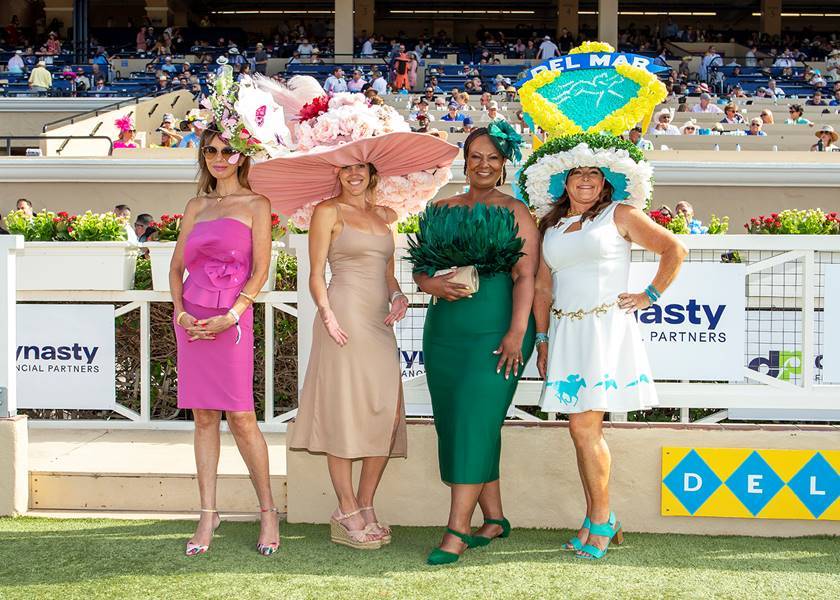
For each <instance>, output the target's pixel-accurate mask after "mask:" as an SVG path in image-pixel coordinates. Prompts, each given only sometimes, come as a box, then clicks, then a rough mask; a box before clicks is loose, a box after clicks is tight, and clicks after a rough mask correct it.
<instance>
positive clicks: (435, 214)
mask: <svg viewBox="0 0 840 600" xmlns="http://www.w3.org/2000/svg"><path fill="white" fill-rule="evenodd" d="M408 245H409V250H408V260H409V261H411V263H412V264H413V265H414V272H415V273H417V272H422V273H426V274H427V275H434V274H435V271H439V270H441V269H448V268H450V267H464V266H467V265H475V267H476V269H478V272H479V274H481V275H490V274H493V273H509V272H510V270H511V269H512V268H513V266H514V265H515V264H516V261H518V260H519V257H520V256H522V255H523V252H522V245H523V241H522V239H521V238H519V225H517V223H516V217H514V214H513V211H511V210H510V209H509V208H506V207H504V206H487V205H486V204H476V205H475V206H474V207H469V206H447V205H445V204H430V205H429V206H428V207H427V208H426V210H425V211H424V212H423V213H422V214H421V215H420V232H419V233H417V234H415V235H413V236H410V237H409V239H408Z"/></svg>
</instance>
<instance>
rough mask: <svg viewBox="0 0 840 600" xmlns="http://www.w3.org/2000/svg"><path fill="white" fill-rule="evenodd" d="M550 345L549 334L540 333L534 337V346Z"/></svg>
mask: <svg viewBox="0 0 840 600" xmlns="http://www.w3.org/2000/svg"><path fill="white" fill-rule="evenodd" d="M547 343H548V334H547V333H538V334H537V335H536V336H534V346H535V347H536V346H539V345H540V344H547Z"/></svg>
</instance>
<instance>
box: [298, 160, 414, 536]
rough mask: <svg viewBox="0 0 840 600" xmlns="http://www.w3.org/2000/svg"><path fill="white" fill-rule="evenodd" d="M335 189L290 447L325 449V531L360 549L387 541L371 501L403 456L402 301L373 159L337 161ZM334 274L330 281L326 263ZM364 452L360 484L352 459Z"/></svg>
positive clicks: (327, 210) (318, 220) (318, 214)
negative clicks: (331, 499) (328, 507)
mask: <svg viewBox="0 0 840 600" xmlns="http://www.w3.org/2000/svg"><path fill="white" fill-rule="evenodd" d="M338 178H339V181H340V184H341V192H340V194H339V195H338V196H337V197H335V198H332V199H330V200H325V201H324V202H321V203H320V204H318V205H317V206H316V207H315V212H314V214H313V216H312V221H311V225H310V229H309V257H310V264H311V271H310V275H309V289H310V291H311V293H312V298H313V299H314V301H315V304H316V306H317V307H318V316H317V317H316V318H315V323H314V325H313V337H312V352H311V354H310V357H309V366H308V368H307V370H306V379H305V380H304V384H303V392H302V393H301V397H300V404H299V408H298V414H297V419H296V421H295V425H294V428H293V430H292V433H291V440H290V442H289V447H290V448H291V449H292V450H306V451H308V452H311V453H318V454H326V455H327V467H328V468H329V471H330V479H331V480H332V484H333V488H334V489H335V495H336V497H337V498H338V508H337V509H336V511H335V512H334V513H333V515H332V516H331V518H330V526H331V539H332V541H333V542H335V543H338V544H344V545H346V546H350V547H353V548H359V549H376V548H380V547H381V546H382V545H383V544H387V543H388V542H390V540H391V532H390V529H389V528H388V526H387V525H384V524H382V523H380V522H379V521H378V520H377V518H376V513H375V511H374V509H373V499H374V494H375V493H376V488H377V486H378V485H379V481H380V479H381V478H382V473H383V472H384V470H385V467H386V465H387V464H388V459H389V458H390V457H392V456H396V457H405V456H406V433H405V412H404V407H403V396H402V380H401V373H400V365H399V358H398V353H397V342H396V338H395V337H394V331H393V329H392V327H393V325H394V323H396V322H397V321H399V320H400V319H402V318H403V317H404V316H405V312H406V310H407V308H408V300H407V298H406V297H405V295H403V293H402V291H401V290H400V286H399V283H398V282H397V279H396V277H394V248H395V245H394V228H393V227H392V226H393V225H394V223H395V222H396V220H397V215H396V213H395V212H394V211H393V210H391V209H389V208H385V207H382V206H377V205H376V204H375V203H374V201H373V188H374V187H375V185H376V182H377V176H376V170H375V169H374V167H373V165H369V164H365V163H362V164H354V165H350V166H346V167H343V168H341V169H340V171H339V174H338ZM327 262H329V266H330V271H331V273H332V278H331V280H330V284H329V287H327V283H326V276H325V270H326V264H327ZM359 459H360V460H362V471H361V477H360V480H359V486H358V489H357V490H354V489H353V478H352V464H353V461H354V460H359Z"/></svg>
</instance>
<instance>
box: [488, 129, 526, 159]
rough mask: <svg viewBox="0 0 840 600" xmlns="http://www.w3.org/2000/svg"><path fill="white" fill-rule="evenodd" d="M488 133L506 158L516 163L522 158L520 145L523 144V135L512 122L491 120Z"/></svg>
mask: <svg viewBox="0 0 840 600" xmlns="http://www.w3.org/2000/svg"><path fill="white" fill-rule="evenodd" d="M487 133H488V134H489V135H490V139H491V140H492V141H493V144H494V145H495V146H496V148H498V149H499V152H501V153H502V154H504V155H505V158H507V159H508V160H512V161H513V162H515V163H516V162H519V161H520V160H522V152H521V151H520V150H519V146H521V145H522V136H521V135H519V134H518V133H517V132H516V130H515V129H514V128H513V127H511V125H510V123H508V122H507V121H502V120H498V121H491V122H490V124H489V125H488V126H487Z"/></svg>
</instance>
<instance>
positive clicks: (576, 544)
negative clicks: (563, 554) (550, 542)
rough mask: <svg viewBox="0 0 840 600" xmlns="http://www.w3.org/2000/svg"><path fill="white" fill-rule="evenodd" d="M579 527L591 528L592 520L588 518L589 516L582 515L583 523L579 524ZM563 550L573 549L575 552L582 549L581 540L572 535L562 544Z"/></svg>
mask: <svg viewBox="0 0 840 600" xmlns="http://www.w3.org/2000/svg"><path fill="white" fill-rule="evenodd" d="M580 528H581V529H591V528H592V521H590V520H589V517H584V519H583V524H582V525H581V526H580ZM563 550H573V551H575V552H580V551H581V550H583V541H582V540H581V539H580V538H579V537H578V536H574V537H573V538H572V539H570V540H569V541H568V542H566V543H565V544H563Z"/></svg>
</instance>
